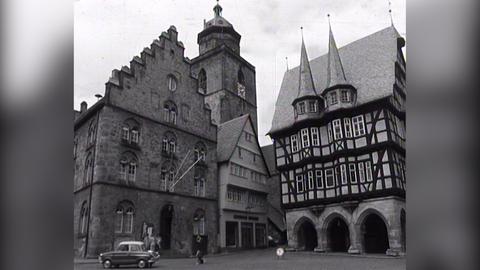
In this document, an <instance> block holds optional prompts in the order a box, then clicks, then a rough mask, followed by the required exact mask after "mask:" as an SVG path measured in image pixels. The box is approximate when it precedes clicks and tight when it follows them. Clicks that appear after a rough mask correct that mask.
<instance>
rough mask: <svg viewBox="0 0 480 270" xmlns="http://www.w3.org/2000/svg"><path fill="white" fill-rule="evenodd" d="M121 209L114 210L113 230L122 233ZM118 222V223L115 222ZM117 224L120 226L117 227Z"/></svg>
mask: <svg viewBox="0 0 480 270" xmlns="http://www.w3.org/2000/svg"><path fill="white" fill-rule="evenodd" d="M123 212H124V210H123V209H117V210H116V211H115V215H116V219H115V222H116V223H115V232H116V233H122V232H123ZM117 222H120V223H117ZM117 225H120V228H117Z"/></svg>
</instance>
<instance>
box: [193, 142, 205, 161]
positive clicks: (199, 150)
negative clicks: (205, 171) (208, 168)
mask: <svg viewBox="0 0 480 270" xmlns="http://www.w3.org/2000/svg"><path fill="white" fill-rule="evenodd" d="M193 154H194V160H195V161H197V160H199V159H200V160H201V161H205V159H206V156H207V147H206V146H205V144H204V143H203V142H198V143H197V144H195V148H194V149H193Z"/></svg>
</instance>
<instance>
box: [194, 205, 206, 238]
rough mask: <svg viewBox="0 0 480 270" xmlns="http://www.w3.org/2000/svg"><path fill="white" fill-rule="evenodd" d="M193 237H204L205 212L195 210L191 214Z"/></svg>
mask: <svg viewBox="0 0 480 270" xmlns="http://www.w3.org/2000/svg"><path fill="white" fill-rule="evenodd" d="M193 235H205V211H204V210H203V209H197V210H196V211H195V213H194V214H193Z"/></svg>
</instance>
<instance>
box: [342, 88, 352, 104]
mask: <svg viewBox="0 0 480 270" xmlns="http://www.w3.org/2000/svg"><path fill="white" fill-rule="evenodd" d="M340 100H341V101H342V103H347V102H350V93H349V92H348V90H342V92H341V96H340Z"/></svg>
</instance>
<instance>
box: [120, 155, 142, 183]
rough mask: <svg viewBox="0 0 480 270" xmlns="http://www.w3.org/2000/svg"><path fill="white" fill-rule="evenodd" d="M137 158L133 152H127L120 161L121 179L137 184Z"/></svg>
mask: <svg viewBox="0 0 480 270" xmlns="http://www.w3.org/2000/svg"><path fill="white" fill-rule="evenodd" d="M137 164H138V161H137V157H136V156H135V154H133V153H131V152H126V153H124V154H123V155H122V158H121V159H120V179H121V180H124V181H131V182H135V179H136V175H137V166H138V165H137Z"/></svg>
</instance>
